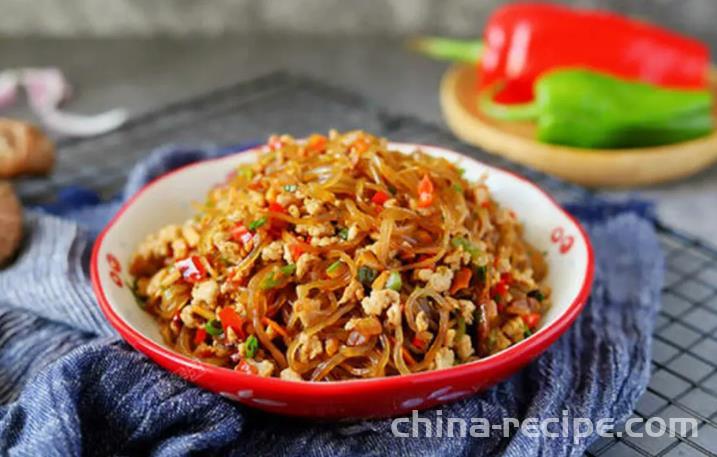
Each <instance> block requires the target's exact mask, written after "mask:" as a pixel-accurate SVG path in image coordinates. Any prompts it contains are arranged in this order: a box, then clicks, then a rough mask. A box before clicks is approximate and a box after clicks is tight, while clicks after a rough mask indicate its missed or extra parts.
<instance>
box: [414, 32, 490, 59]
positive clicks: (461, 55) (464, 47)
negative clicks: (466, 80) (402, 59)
mask: <svg viewBox="0 0 717 457" xmlns="http://www.w3.org/2000/svg"><path fill="white" fill-rule="evenodd" d="M409 47H411V48H412V49H414V50H416V51H418V52H420V53H421V54H425V55H427V56H428V57H432V58H434V59H440V60H451V61H454V62H466V63H476V62H478V61H479V60H480V59H481V57H482V56H483V50H484V49H485V45H484V43H483V40H454V39H451V38H440V37H419V38H416V39H414V40H412V41H410V42H409Z"/></svg>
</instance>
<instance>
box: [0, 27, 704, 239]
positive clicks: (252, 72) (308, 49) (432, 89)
mask: <svg viewBox="0 0 717 457" xmlns="http://www.w3.org/2000/svg"><path fill="white" fill-rule="evenodd" d="M0 59H1V60H0V61H1V62H2V67H4V68H12V67H18V66H44V65H57V66H59V67H61V68H62V69H63V70H64V71H65V72H66V74H67V76H68V77H69V79H70V80H71V82H72V83H73V84H74V85H75V88H76V94H75V97H74V98H73V100H72V101H71V102H70V103H69V104H68V108H69V109H72V110H75V111H79V112H88V113H89V112H94V111H98V110H103V109H107V108H110V107H118V106H122V107H125V108H127V109H129V110H130V111H131V113H132V114H140V113H143V112H147V111H151V110H153V109H155V108H158V107H160V106H162V105H165V104H167V103H170V102H173V101H177V100H181V99H183V98H186V97H189V96H192V95H197V94H201V93H203V92H205V91H207V90H211V89H213V88H216V87H218V86H223V85H228V84H231V83H234V82H237V81H239V80H244V79H249V78H252V77H255V76H258V75H261V74H265V73H267V72H270V71H273V70H280V69H289V70H292V71H296V72H300V73H304V74H308V75H310V76H314V77H317V78H321V79H325V80H327V81H330V82H332V83H333V84H335V85H339V86H344V87H347V88H351V89H353V90H355V91H357V92H358V93H361V94H363V95H365V96H367V97H369V98H371V99H373V100H375V101H376V102H377V103H379V104H380V105H383V106H384V107H386V108H388V109H389V110H390V111H393V112H398V113H402V112H403V113H411V114H415V115H417V116H419V117H421V118H423V119H426V120H429V121H433V122H438V123H443V121H442V119H441V112H440V107H439V103H438V83H439V80H440V78H441V75H442V73H443V71H444V70H445V68H446V65H445V64H443V63H440V62H432V61H429V60H427V59H424V58H422V57H420V56H416V55H413V54H411V53H409V52H406V51H405V49H404V48H403V47H402V43H401V42H400V41H397V40H392V39H370V38H348V37H346V38H342V37H336V38H331V39H327V38H323V39H322V38H306V37H301V38H299V37H277V36H272V37H258V36H247V37H222V38H201V39H104V40H96V39H95V40H91V39H68V40H55V39H0ZM2 115H10V116H13V115H14V116H18V117H22V118H30V119H31V118H32V116H31V114H30V113H29V112H28V111H27V109H26V108H24V107H21V106H20V107H16V108H12V109H10V110H9V111H7V112H4V113H2ZM326 127H327V129H328V128H330V127H331V126H326ZM289 129H290V127H289V126H287V130H289ZM97 160H102V151H97ZM635 192H636V193H639V194H640V195H642V196H645V197H647V198H650V199H653V200H654V201H655V202H656V203H657V208H658V213H659V216H660V217H661V218H662V220H663V221H664V222H666V223H668V224H670V225H671V226H673V227H676V228H678V229H681V230H683V231H685V232H688V233H691V234H693V235H695V236H697V237H699V238H701V239H702V240H705V241H708V242H710V243H711V244H713V245H717V233H716V232H717V166H713V167H711V168H710V169H709V170H707V171H704V172H702V173H700V174H699V175H697V176H693V177H691V178H689V179H686V180H684V181H681V182H677V183H673V184H666V185H661V186H655V187H651V188H646V189H641V190H638V191H635ZM609 194H610V195H615V196H623V195H624V194H625V192H610V193H609Z"/></svg>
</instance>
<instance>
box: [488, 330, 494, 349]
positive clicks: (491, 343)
mask: <svg viewBox="0 0 717 457" xmlns="http://www.w3.org/2000/svg"><path fill="white" fill-rule="evenodd" d="M495 340H496V336H495V330H492V331H491V332H490V334H489V335H488V349H490V350H493V346H495V343H496V341H495Z"/></svg>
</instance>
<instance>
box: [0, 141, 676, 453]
mask: <svg viewBox="0 0 717 457" xmlns="http://www.w3.org/2000/svg"><path fill="white" fill-rule="evenodd" d="M226 152H228V150H227V149H213V148H181V147H168V148H163V149H161V150H158V151H155V152H154V153H153V154H151V155H150V156H149V157H148V158H147V159H146V160H145V161H143V162H142V163H140V164H138V165H137V166H136V167H135V168H134V170H133V171H132V173H131V175H130V178H129V180H128V183H127V187H126V188H125V191H124V193H123V195H122V196H121V198H119V199H118V200H117V201H114V202H110V203H104V204H95V203H96V202H94V201H93V199H92V198H86V197H87V196H86V195H85V196H83V198H77V199H76V201H74V202H73V200H72V199H73V198H76V197H77V195H76V193H75V192H69V198H68V201H69V203H68V201H65V202H59V203H58V204H55V205H54V206H52V207H50V208H49V211H50V212H52V213H54V215H50V214H48V211H40V210H33V211H29V212H28V213H29V214H28V217H27V219H28V220H27V224H26V225H27V230H28V236H27V239H26V243H25V247H24V249H23V251H22V252H21V253H20V256H19V257H18V259H17V260H16V262H15V263H14V264H13V265H12V266H11V267H10V268H8V269H6V270H4V271H0V451H1V452H0V453H2V454H5V453H9V454H11V455H28V456H31V455H32V456H34V455H43V456H54V455H58V456H68V455H80V454H85V455H145V454H151V455H160V456H165V455H166V456H176V455H189V454H202V455H204V454H209V455H214V454H216V455H244V454H247V453H251V454H253V455H272V456H294V455H302V456H312V455H336V456H344V455H346V456H348V455H468V454H470V455H486V456H488V455H498V454H503V455H508V456H516V457H524V456H538V455H550V456H553V455H560V456H562V455H566V456H567V455H570V456H578V455H582V454H583V452H584V450H585V448H586V446H587V445H588V444H589V442H590V441H591V440H592V439H594V437H580V436H576V435H575V433H574V432H573V431H572V430H571V431H569V433H568V434H565V435H564V436H561V437H560V438H551V437H546V436H541V437H533V436H532V434H526V433H525V432H524V431H522V430H517V431H515V432H514V433H513V434H512V435H511V436H510V437H503V436H502V433H501V432H500V431H497V430H496V431H493V432H492V433H491V436H490V437H488V438H471V437H465V438H458V437H447V436H443V437H441V438H435V437H434V438H401V437H395V436H393V434H392V432H391V420H390V419H385V420H375V421H363V422H357V423H344V422H337V423H313V422H311V421H306V420H295V419H289V418H285V417H280V416H272V415H267V414H264V413H261V412H258V411H254V410H252V409H249V408H246V407H244V406H242V405H239V404H235V403H232V402H231V401H229V400H227V399H224V398H223V397H220V396H218V395H214V394H211V393H209V392H206V391H204V390H202V389H199V388H197V387H194V386H193V385H191V384H189V383H187V382H186V381H184V380H182V379H180V378H178V377H176V376H174V375H172V374H170V373H168V372H166V371H164V370H163V369H161V368H159V367H158V366H157V365H155V364H154V363H153V362H151V361H150V360H149V359H147V358H146V357H144V356H143V355H141V354H139V353H137V352H136V351H134V350H133V349H131V348H130V347H129V346H128V345H127V344H125V343H124V342H122V341H120V340H119V339H118V338H117V336H116V334H115V333H114V332H113V330H112V329H111V328H110V327H109V325H108V324H107V323H106V321H105V319H104V318H103V316H102V315H101V313H100V311H99V308H98V306H97V303H96V301H95V298H94V296H93V294H92V292H91V287H90V283H89V279H88V262H89V252H90V249H91V243H92V238H93V236H94V234H96V233H97V232H98V231H99V230H100V229H101V227H102V225H103V224H104V223H105V222H106V221H107V220H108V218H109V217H110V216H111V215H112V214H113V213H114V212H115V211H116V210H117V208H118V206H119V204H120V201H121V200H123V199H125V198H127V197H128V196H129V195H131V194H133V193H134V192H135V191H136V190H137V189H138V188H139V187H141V186H142V185H143V184H145V183H146V182H148V181H149V180H151V179H153V178H154V177H156V176H158V175H160V174H162V173H164V172H166V171H168V170H170V169H172V168H176V167H178V166H181V165H184V164H186V163H189V162H192V161H195V160H201V159H204V158H208V157H211V156H215V155H218V154H224V153H226ZM65 197H68V195H65ZM571 210H572V211H573V213H574V214H575V215H577V216H578V217H579V218H580V220H581V222H582V223H583V224H584V226H585V227H586V229H587V230H588V232H589V234H590V237H591V239H592V241H593V244H594V248H595V254H596V258H595V263H596V265H595V282H594V287H593V292H592V296H591V298H590V300H589V303H588V304H587V306H586V308H585V310H584V312H583V313H582V314H581V316H580V317H579V318H578V320H577V321H576V323H575V325H574V326H573V327H572V328H571V329H570V330H569V331H568V332H567V333H566V334H565V335H564V336H563V337H561V338H560V339H559V340H558V342H557V343H556V344H555V345H554V346H552V347H551V348H550V349H549V350H548V351H547V352H546V353H545V354H544V355H542V356H541V357H540V358H538V359H537V360H536V361H534V362H533V363H532V364H530V365H529V366H528V367H526V368H525V369H524V370H522V371H521V372H520V373H518V374H517V375H515V376H513V377H512V378H511V379H509V380H508V381H506V382H503V383H501V384H499V385H497V386H495V387H493V388H491V389H489V390H488V391H486V392H483V393H481V394H478V395H475V396H474V397H472V398H469V399H466V400H463V401H459V402H456V403H453V404H449V405H445V406H443V407H442V408H440V409H441V413H442V416H443V417H455V418H465V419H470V418H485V419H487V420H488V421H489V422H490V423H491V424H496V423H500V422H501V421H502V419H503V418H507V417H513V418H516V419H522V418H525V417H535V418H538V419H545V418H561V417H562V416H563V414H565V411H567V414H568V415H569V417H581V418H587V419H592V420H595V421H596V420H598V419H600V418H613V419H615V420H616V421H619V420H622V419H625V418H626V417H627V416H628V415H629V414H630V413H631V412H632V409H633V407H634V405H635V402H636V401H637V399H638V398H639V396H640V395H641V394H642V393H643V391H644V390H645V387H646V385H647V381H648V377H649V369H650V351H651V335H652V330H653V325H654V318H655V314H656V310H657V308H658V303H659V294H660V289H661V286H662V272H663V256H662V253H661V251H660V248H659V243H658V240H657V237H656V234H655V232H654V228H653V225H652V223H651V222H650V220H649V218H648V217H647V214H648V213H649V211H648V207H647V206H646V205H645V204H644V203H641V202H622V203H608V202H604V201H598V200H592V199H591V200H588V201H583V202H578V203H574V204H573V205H572V206H571ZM367 401H370V399H367ZM437 411H438V409H434V410H430V411H425V412H421V413H420V415H421V417H426V418H429V419H434V418H435V417H436V415H437Z"/></svg>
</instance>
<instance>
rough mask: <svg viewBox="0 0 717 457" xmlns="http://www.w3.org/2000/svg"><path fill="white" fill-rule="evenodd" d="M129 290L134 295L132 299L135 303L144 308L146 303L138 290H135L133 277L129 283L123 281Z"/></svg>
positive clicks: (135, 283)
mask: <svg viewBox="0 0 717 457" xmlns="http://www.w3.org/2000/svg"><path fill="white" fill-rule="evenodd" d="M124 283H125V285H126V286H127V288H128V289H129V291H130V292H131V293H132V296H133V297H134V301H136V302H137V305H138V306H139V307H140V308H143V309H144V308H146V307H147V304H146V303H145V301H144V300H143V299H142V297H140V296H139V291H138V290H137V280H136V279H135V280H134V281H133V282H132V283H129V282H128V281H125V282H124Z"/></svg>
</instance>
